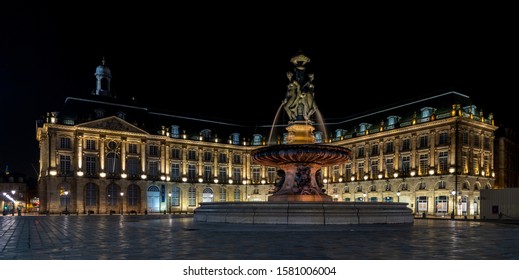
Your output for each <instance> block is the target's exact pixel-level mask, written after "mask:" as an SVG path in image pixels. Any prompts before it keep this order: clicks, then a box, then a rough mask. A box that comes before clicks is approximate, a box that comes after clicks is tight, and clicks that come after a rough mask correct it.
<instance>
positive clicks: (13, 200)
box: [11, 190, 16, 216]
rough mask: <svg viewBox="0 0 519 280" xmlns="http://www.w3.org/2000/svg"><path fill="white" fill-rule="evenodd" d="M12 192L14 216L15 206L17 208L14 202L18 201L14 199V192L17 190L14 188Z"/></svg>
mask: <svg viewBox="0 0 519 280" xmlns="http://www.w3.org/2000/svg"><path fill="white" fill-rule="evenodd" d="M11 193H12V194H13V216H14V208H15V206H16V205H15V204H14V202H15V201H16V200H15V199H14V194H15V193H16V191H15V190H12V191H11Z"/></svg>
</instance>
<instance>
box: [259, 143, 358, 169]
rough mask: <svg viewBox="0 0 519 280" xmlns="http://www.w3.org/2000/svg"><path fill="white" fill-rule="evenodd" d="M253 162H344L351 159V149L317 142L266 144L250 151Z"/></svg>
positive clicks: (326, 164) (277, 163)
mask: <svg viewBox="0 0 519 280" xmlns="http://www.w3.org/2000/svg"><path fill="white" fill-rule="evenodd" d="M251 157H252V159H253V160H254V162H256V163H258V164H262V165H267V166H279V165H281V164H287V163H301V164H303V163H304V164H309V163H313V164H317V165H320V166H328V165H335V164H339V163H344V162H346V161H348V160H350V159H351V151H350V150H349V149H347V148H344V147H337V146H329V145H319V144H288V145H275V146H267V147H263V148H259V149H256V150H254V151H252V153H251Z"/></svg>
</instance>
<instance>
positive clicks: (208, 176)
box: [204, 165, 213, 182]
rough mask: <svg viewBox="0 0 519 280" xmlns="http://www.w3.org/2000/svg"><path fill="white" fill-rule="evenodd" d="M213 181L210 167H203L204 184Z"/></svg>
mask: <svg viewBox="0 0 519 280" xmlns="http://www.w3.org/2000/svg"><path fill="white" fill-rule="evenodd" d="M212 181H213V167H212V166H210V165H204V182H212Z"/></svg>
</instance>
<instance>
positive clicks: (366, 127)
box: [359, 123, 371, 133]
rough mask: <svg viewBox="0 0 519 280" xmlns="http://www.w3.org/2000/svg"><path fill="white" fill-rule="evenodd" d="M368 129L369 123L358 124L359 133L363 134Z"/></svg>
mask: <svg viewBox="0 0 519 280" xmlns="http://www.w3.org/2000/svg"><path fill="white" fill-rule="evenodd" d="M370 127H371V124H370V123H361V124H359V132H360V133H365V132H366V130H369V128H370Z"/></svg>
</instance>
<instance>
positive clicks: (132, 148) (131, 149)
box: [128, 143, 138, 155]
mask: <svg viewBox="0 0 519 280" xmlns="http://www.w3.org/2000/svg"><path fill="white" fill-rule="evenodd" d="M128 153H129V154H132V155H136V154H137V153H138V151H137V144H135V143H130V144H128Z"/></svg>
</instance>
